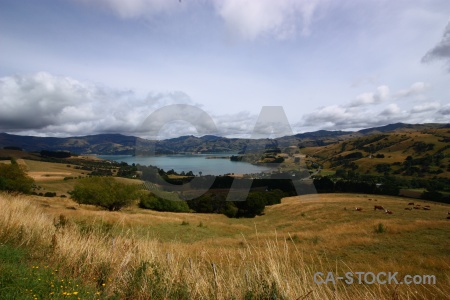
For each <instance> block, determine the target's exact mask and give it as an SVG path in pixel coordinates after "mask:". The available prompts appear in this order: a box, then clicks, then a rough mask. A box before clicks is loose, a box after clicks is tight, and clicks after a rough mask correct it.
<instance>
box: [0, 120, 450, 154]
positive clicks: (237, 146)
mask: <svg viewBox="0 0 450 300" xmlns="http://www.w3.org/2000/svg"><path fill="white" fill-rule="evenodd" d="M449 125H450V124H447V123H427V124H406V123H394V124H388V125H384V126H379V127H372V128H366V129H361V130H359V131H340V130H336V131H329V130H317V131H313V132H305V133H298V134H295V135H291V136H283V137H279V138H275V139H249V138H227V137H221V136H215V135H205V136H201V137H196V136H193V135H188V136H180V137H177V138H171V139H165V140H158V141H154V140H153V141H152V140H146V139H142V138H139V137H135V136H128V135H124V134H120V133H105V134H94V135H86V136H72V137H37V136H21V135H14V134H9V133H0V147H2V148H3V147H11V146H13V147H19V148H21V149H23V150H25V151H28V152H38V151H42V150H52V151H70V152H72V153H79V154H81V153H83V154H135V152H136V147H137V145H141V146H142V147H154V148H153V149H154V153H155V154H169V153H186V152H190V153H192V152H195V153H206V152H208V153H218V152H236V153H237V152H242V151H245V150H246V149H249V148H262V149H264V148H268V147H270V148H273V147H279V146H292V145H298V146H323V145H326V144H330V143H334V142H338V141H342V140H345V139H349V138H351V137H357V136H365V135H370V134H377V133H386V132H394V131H401V132H404V131H408V130H424V129H436V128H443V127H444V128H446V127H449Z"/></svg>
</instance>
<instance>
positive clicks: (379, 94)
mask: <svg viewBox="0 0 450 300" xmlns="http://www.w3.org/2000/svg"><path fill="white" fill-rule="evenodd" d="M389 95H390V90H389V87H388V86H386V85H381V86H379V87H378V88H377V91H376V92H375V93H363V94H360V95H358V96H357V97H356V99H355V100H354V101H352V102H351V103H350V106H351V107H356V106H362V105H369V104H378V103H381V102H383V101H386V100H388V99H389Z"/></svg>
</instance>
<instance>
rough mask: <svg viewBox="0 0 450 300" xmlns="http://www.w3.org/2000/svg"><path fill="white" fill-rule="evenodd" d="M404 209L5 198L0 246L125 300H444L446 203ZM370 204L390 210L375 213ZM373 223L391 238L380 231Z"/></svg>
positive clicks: (396, 201) (355, 200)
mask: <svg viewBox="0 0 450 300" xmlns="http://www.w3.org/2000/svg"><path fill="white" fill-rule="evenodd" d="M369 198H370V199H372V200H368V199H369ZM375 199H376V200H377V201H375ZM407 201H408V200H404V199H401V198H395V197H386V196H370V195H344V194H340V195H339V194H336V195H320V196H318V195H313V196H304V197H292V198H286V199H283V203H282V204H279V205H275V206H272V207H268V208H267V210H266V214H265V215H264V216H260V217H257V218H255V219H228V218H226V217H225V216H221V215H211V214H176V213H161V212H154V211H144V210H140V209H138V208H136V207H131V208H128V209H126V210H124V211H123V212H106V211H101V210H99V209H96V208H93V207H89V206H78V205H76V204H75V203H73V202H72V201H71V200H69V199H56V198H49V199H43V198H40V197H29V196H11V195H6V194H1V195H0V242H8V243H15V244H17V245H22V246H24V247H28V248H29V249H33V251H34V252H35V253H36V255H37V256H39V255H45V256H47V259H48V260H49V261H51V262H53V264H55V266H58V268H59V269H60V270H61V272H64V273H65V274H69V275H72V276H80V277H82V278H84V279H85V281H86V283H87V284H97V285H98V287H99V289H101V290H102V291H103V294H104V295H112V294H113V293H117V294H118V295H119V297H120V298H127V297H128V298H129V299H177V298H178V299H243V298H245V297H247V298H250V297H251V296H252V297H253V298H251V299H268V298H271V297H272V296H276V297H278V298H284V299H447V296H448V294H449V293H450V266H449V261H450V248H449V243H448V242H447V241H448V238H449V237H450V226H449V220H446V219H445V217H446V216H445V214H446V212H447V210H449V206H445V205H438V204H431V206H432V210H431V211H422V210H421V211H418V210H416V211H404V209H403V208H404V207H405V204H407V203H405V202H407ZM421 203H422V205H423V204H425V203H424V202H421ZM41 204H44V206H42V205H41ZM374 204H380V205H384V206H385V207H387V208H389V209H390V210H392V211H394V214H393V215H386V214H384V213H383V212H381V211H373V205H374ZM354 206H358V207H363V211H361V212H357V211H353V210H351V209H352V208H353V207H354ZM68 207H69V208H70V209H67V208H68ZM344 207H345V208H347V210H344ZM73 208H76V210H74V209H73ZM61 216H62V217H61ZM183 221H184V223H187V225H181V224H182V222H183ZM380 222H381V223H383V224H384V225H385V226H386V228H387V231H386V232H384V233H379V234H377V233H375V231H374V228H375V226H376V225H377V224H378V223H380ZM200 225H201V226H200ZM317 271H320V272H323V273H325V274H326V273H327V272H329V271H330V272H333V273H334V274H336V275H337V274H339V275H343V274H344V273H345V272H348V271H353V272H357V271H364V272H368V271H371V272H381V271H384V272H396V271H397V272H399V273H400V275H405V274H412V275H415V274H421V275H422V274H430V275H433V274H434V275H436V276H437V284H436V285H378V284H374V285H359V284H353V285H346V284H345V283H344V282H339V281H338V283H337V284H336V285H333V284H324V285H318V284H316V283H314V281H313V274H314V273H315V272H317ZM103 285H104V286H103ZM278 298H277V299H278Z"/></svg>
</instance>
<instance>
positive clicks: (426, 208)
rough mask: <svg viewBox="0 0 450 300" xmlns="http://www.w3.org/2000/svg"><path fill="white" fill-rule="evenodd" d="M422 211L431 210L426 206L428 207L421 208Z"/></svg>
mask: <svg viewBox="0 0 450 300" xmlns="http://www.w3.org/2000/svg"><path fill="white" fill-rule="evenodd" d="M423 210H431V208H430V207H429V206H428V207H426V206H425V207H424V208H423Z"/></svg>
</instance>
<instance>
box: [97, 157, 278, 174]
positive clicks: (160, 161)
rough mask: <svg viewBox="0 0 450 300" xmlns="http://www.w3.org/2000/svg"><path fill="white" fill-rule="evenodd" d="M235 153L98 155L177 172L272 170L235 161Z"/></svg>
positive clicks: (255, 171) (208, 172)
mask: <svg viewBox="0 0 450 300" xmlns="http://www.w3.org/2000/svg"><path fill="white" fill-rule="evenodd" d="M231 155H233V154H229V153H227V154H220V153H217V154H195V155H184V154H178V155H157V156H132V155H98V157H99V158H101V159H105V160H112V161H117V162H126V163H127V164H130V165H131V164H133V163H134V164H139V165H142V166H149V165H152V166H156V167H158V168H160V169H164V171H166V172H167V171H169V170H171V169H173V170H174V171H175V172H177V173H181V172H182V171H184V172H186V173H187V172H189V171H192V172H193V173H194V175H199V172H202V175H216V176H217V175H224V174H231V173H234V174H252V173H260V172H264V171H268V170H270V168H268V167H263V166H256V165H252V164H250V163H247V162H235V161H231V160H230V159H229V158H215V157H225V156H226V157H228V156H231Z"/></svg>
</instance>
